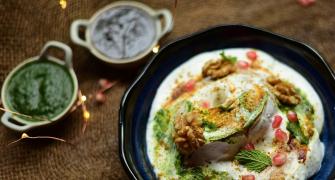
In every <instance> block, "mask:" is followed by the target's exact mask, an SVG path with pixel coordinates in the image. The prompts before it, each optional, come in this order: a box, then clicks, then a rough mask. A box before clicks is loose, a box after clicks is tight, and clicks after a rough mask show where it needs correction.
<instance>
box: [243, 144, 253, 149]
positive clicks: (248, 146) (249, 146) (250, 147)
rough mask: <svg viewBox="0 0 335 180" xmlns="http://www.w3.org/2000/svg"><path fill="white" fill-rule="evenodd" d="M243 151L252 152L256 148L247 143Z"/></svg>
mask: <svg viewBox="0 0 335 180" xmlns="http://www.w3.org/2000/svg"><path fill="white" fill-rule="evenodd" d="M243 149H245V150H248V151H250V150H254V149H255V146H254V145H253V144H252V143H247V144H246V145H245V146H244V148H243Z"/></svg>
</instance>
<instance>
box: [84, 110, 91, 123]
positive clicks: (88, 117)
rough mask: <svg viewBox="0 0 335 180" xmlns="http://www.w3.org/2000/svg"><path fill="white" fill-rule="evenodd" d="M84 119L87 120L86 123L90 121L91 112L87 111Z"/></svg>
mask: <svg viewBox="0 0 335 180" xmlns="http://www.w3.org/2000/svg"><path fill="white" fill-rule="evenodd" d="M83 117H84V119H85V121H87V120H88V119H90V112H88V111H87V110H86V111H84V112H83Z"/></svg>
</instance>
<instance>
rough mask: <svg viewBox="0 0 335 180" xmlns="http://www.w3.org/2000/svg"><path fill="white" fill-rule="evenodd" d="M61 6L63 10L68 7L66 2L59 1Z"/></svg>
mask: <svg viewBox="0 0 335 180" xmlns="http://www.w3.org/2000/svg"><path fill="white" fill-rule="evenodd" d="M59 5H60V7H61V8H62V9H65V8H66V5H67V2H66V0H59Z"/></svg>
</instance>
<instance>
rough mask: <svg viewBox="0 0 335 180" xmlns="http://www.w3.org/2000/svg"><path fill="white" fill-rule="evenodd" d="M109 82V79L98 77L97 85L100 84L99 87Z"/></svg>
mask: <svg viewBox="0 0 335 180" xmlns="http://www.w3.org/2000/svg"><path fill="white" fill-rule="evenodd" d="M109 84H111V82H110V81H109V80H107V79H104V78H101V79H99V85H100V87H102V88H105V87H107V86H108V85H109Z"/></svg>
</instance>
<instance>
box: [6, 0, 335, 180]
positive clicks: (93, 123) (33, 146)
mask: <svg viewBox="0 0 335 180" xmlns="http://www.w3.org/2000/svg"><path fill="white" fill-rule="evenodd" d="M111 2H112V1H111V0H67V7H66V9H61V7H60V5H59V1H58V0H0V84H2V83H3V81H4V79H5V77H6V75H7V74H8V73H9V71H10V70H11V69H12V68H14V67H15V66H16V65H17V64H18V63H20V62H21V61H23V60H24V59H26V58H28V57H32V56H35V55H37V54H38V53H39V51H40V49H41V48H42V46H43V45H44V44H45V43H46V42H47V41H48V40H58V41H62V42H65V43H67V44H69V45H70V46H71V47H72V49H73V53H74V68H75V71H76V73H77V75H78V78H79V85H80V89H81V90H82V92H83V93H84V94H87V95H88V94H91V93H94V91H96V90H97V88H98V85H97V81H98V79H99V78H102V77H103V78H108V79H110V80H118V81H119V83H118V84H117V85H116V86H115V87H114V88H113V89H112V90H111V91H109V92H108V96H107V102H106V103H105V104H103V105H100V106H98V105H96V104H94V103H93V102H92V101H88V109H89V110H90V112H91V119H90V124H89V126H88V127H87V129H86V132H85V134H82V133H81V128H82V124H83V122H82V117H81V112H80V111H77V112H74V113H72V114H71V115H70V116H69V117H68V118H66V119H64V120H63V121H61V122H60V123H58V124H56V125H53V126H50V127H48V128H43V129H39V130H34V131H31V132H29V133H28V134H29V135H30V136H36V135H49V136H55V137H60V138H63V139H66V140H67V141H68V142H70V143H71V144H67V143H60V142H55V141H50V140H24V141H22V142H20V143H17V144H15V145H12V146H7V144H8V143H9V142H11V141H13V140H15V139H18V138H19V137H20V134H18V133H15V132H13V131H11V130H9V129H7V128H5V127H4V126H3V125H0V132H1V133H0V179H127V178H128V177H127V175H126V174H125V171H124V170H123V168H122V165H121V163H120V159H119V155H118V110H119V103H120V100H121V97H122V95H123V93H124V91H125V89H126V88H127V87H128V86H129V85H130V83H131V82H132V81H133V80H134V78H135V77H136V75H137V73H138V72H139V70H140V68H138V69H135V70H134V69H133V70H121V71H120V70H116V69H113V68H111V67H108V66H106V65H105V64H103V63H100V61H98V60H97V59H96V58H95V57H94V56H92V55H91V54H90V52H89V51H88V50H86V49H84V48H82V47H79V46H77V45H74V44H73V43H71V41H70V38H69V27H70V24H71V22H72V21H73V20H75V19H79V18H85V19H87V18H90V17H91V16H92V15H93V14H94V12H95V11H97V10H98V9H100V8H102V7H104V6H105V5H107V4H109V3H111ZM142 2H144V3H146V4H148V5H149V6H151V7H152V8H155V9H159V8H168V9H171V10H172V11H173V12H174V13H175V27H174V29H173V31H172V33H171V34H170V35H168V36H167V37H165V38H164V39H163V40H162V41H161V45H164V44H166V43H167V42H168V41H171V40H173V39H175V38H177V37H180V36H182V35H186V34H189V33H192V32H195V31H198V30H201V29H205V28H207V27H209V26H213V25H217V24H234V23H239V24H250V25H254V26H258V27H261V28H265V29H268V30H270V31H273V32H275V33H279V34H282V35H286V36H288V37H292V38H295V39H298V40H300V41H303V42H306V43H307V44H310V45H312V46H313V47H315V48H316V49H317V50H319V51H320V52H321V54H322V55H323V56H324V57H325V58H326V59H327V60H328V62H329V63H330V64H331V66H332V67H333V68H334V67H335V53H334V52H335V51H334V49H335V43H334V40H335V18H334V17H335V1H334V0H317V1H316V3H315V4H314V5H313V6H311V7H307V8H306V7H302V6H300V5H299V4H298V3H297V2H296V1H295V0H280V1H275V0H273V1H272V0H268V1H264V0H208V1H201V0H179V1H178V6H177V9H176V10H175V9H174V1H173V0H143V1H142Z"/></svg>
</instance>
